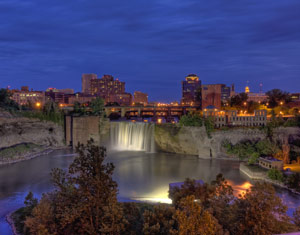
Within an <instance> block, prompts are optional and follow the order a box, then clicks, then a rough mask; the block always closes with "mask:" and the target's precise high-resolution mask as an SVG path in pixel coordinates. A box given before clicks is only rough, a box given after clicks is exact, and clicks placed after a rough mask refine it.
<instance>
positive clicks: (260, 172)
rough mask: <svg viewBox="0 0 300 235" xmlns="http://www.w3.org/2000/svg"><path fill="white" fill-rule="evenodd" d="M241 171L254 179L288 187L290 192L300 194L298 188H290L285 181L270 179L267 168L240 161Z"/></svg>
mask: <svg viewBox="0 0 300 235" xmlns="http://www.w3.org/2000/svg"><path fill="white" fill-rule="evenodd" d="M240 172H242V173H243V174H245V175H246V176H248V177H249V178H250V179H252V180H261V181H264V182H267V183H270V184H273V185H275V186H278V187H280V188H284V189H287V190H289V191H290V192H292V193H295V194H297V195H300V192H297V191H296V190H294V189H291V188H289V187H288V186H286V185H285V184H284V183H282V182H280V181H278V180H271V179H269V177H268V171H267V170H264V169H260V168H257V167H251V166H248V165H247V163H240Z"/></svg>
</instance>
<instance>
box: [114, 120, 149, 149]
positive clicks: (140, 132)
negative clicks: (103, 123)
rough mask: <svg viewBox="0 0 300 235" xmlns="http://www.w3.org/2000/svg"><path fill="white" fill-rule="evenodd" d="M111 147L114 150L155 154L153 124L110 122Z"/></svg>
mask: <svg viewBox="0 0 300 235" xmlns="http://www.w3.org/2000/svg"><path fill="white" fill-rule="evenodd" d="M110 140H111V147H112V149H115V150H133V151H146V152H151V153H153V152H155V143H154V124H151V123H142V122H136V123H132V122H112V123H111V127H110Z"/></svg>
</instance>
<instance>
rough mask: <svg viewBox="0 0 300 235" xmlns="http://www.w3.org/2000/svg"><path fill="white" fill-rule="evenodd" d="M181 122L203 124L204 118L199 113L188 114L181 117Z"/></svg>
mask: <svg viewBox="0 0 300 235" xmlns="http://www.w3.org/2000/svg"><path fill="white" fill-rule="evenodd" d="M179 124H180V125H181V126H202V125H203V119H202V117H201V116H200V115H199V114H188V115H184V116H182V117H181V118H180V120H179Z"/></svg>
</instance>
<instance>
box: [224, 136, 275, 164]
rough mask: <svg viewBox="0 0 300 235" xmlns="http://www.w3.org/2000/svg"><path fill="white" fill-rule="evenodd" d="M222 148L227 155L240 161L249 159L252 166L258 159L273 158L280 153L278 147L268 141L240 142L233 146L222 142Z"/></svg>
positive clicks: (227, 142)
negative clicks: (231, 155)
mask: <svg viewBox="0 0 300 235" xmlns="http://www.w3.org/2000/svg"><path fill="white" fill-rule="evenodd" d="M223 147H224V148H225V149H226V152H227V153H228V154H233V155H236V156H238V157H239V158H240V159H248V158H250V159H249V163H250V164H254V163H255V162H256V160H257V159H258V157H260V156H261V155H263V156H274V155H275V154H276V153H278V152H279V151H280V149H279V147H278V146H277V145H276V144H275V143H273V142H271V141H270V140H268V139H264V140H260V141H256V142H252V141H242V142H240V143H237V144H235V145H233V144H231V143H230V142H229V141H228V140H227V141H224V142H223Z"/></svg>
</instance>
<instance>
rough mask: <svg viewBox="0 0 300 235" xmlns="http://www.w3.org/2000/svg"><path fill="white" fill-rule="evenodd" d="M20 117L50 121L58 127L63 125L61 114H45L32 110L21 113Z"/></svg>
mask: <svg viewBox="0 0 300 235" xmlns="http://www.w3.org/2000/svg"><path fill="white" fill-rule="evenodd" d="M21 115H22V116H23V117H27V118H37V119H39V120H41V121H50V122H54V123H57V124H59V125H63V124H64V115H63V113H62V112H60V111H59V112H50V113H45V112H43V111H40V110H32V111H23V112H21Z"/></svg>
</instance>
